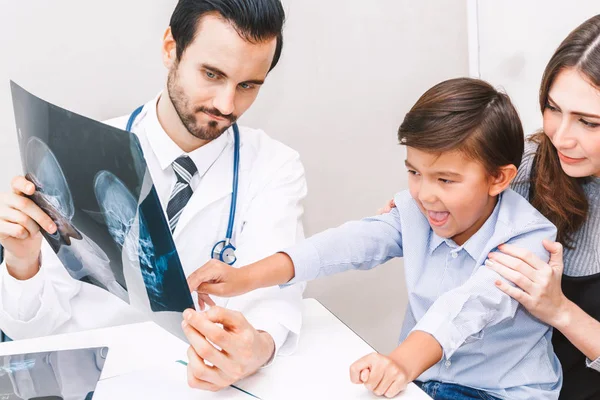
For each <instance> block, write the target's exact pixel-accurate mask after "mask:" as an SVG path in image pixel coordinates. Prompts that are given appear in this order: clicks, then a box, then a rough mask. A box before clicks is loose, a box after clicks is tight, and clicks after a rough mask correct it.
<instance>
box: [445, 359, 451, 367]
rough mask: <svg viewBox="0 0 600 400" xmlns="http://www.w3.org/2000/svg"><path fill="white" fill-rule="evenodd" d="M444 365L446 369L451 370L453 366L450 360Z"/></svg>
mask: <svg viewBox="0 0 600 400" xmlns="http://www.w3.org/2000/svg"><path fill="white" fill-rule="evenodd" d="M444 365H445V366H446V368H450V366H451V365H452V362H451V361H450V360H446V362H445V363H444Z"/></svg>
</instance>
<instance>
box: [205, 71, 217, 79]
mask: <svg viewBox="0 0 600 400" xmlns="http://www.w3.org/2000/svg"><path fill="white" fill-rule="evenodd" d="M206 76H207V77H208V78H209V79H215V78H216V77H217V75H216V74H215V73H213V72H210V71H206Z"/></svg>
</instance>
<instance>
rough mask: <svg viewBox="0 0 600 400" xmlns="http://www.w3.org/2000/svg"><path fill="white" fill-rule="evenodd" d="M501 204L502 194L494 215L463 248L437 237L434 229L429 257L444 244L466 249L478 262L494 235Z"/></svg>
mask: <svg viewBox="0 0 600 400" xmlns="http://www.w3.org/2000/svg"><path fill="white" fill-rule="evenodd" d="M501 203H502V194H500V195H499V196H498V202H497V203H496V206H495V207H494V211H492V214H491V215H490V216H489V217H488V219H487V220H486V221H485V222H484V224H483V225H482V226H481V228H479V230H478V231H477V232H475V234H474V235H473V236H471V237H470V238H469V240H467V241H466V243H464V244H463V245H462V246H458V245H457V244H456V243H455V242H454V240H452V239H449V238H448V239H445V238H442V237H440V236H438V235H436V234H435V232H433V229H431V230H430V238H429V255H431V254H432V253H433V252H434V251H435V249H437V248H438V247H440V245H441V244H442V243H446V245H447V246H448V247H450V248H451V249H458V250H456V251H460V250H461V249H464V250H465V251H466V252H467V253H468V254H469V256H471V258H472V259H473V260H478V259H479V257H480V256H481V253H482V252H483V250H484V247H485V245H486V244H487V242H489V240H490V239H491V238H492V236H493V235H494V232H495V230H496V222H497V221H498V213H499V210H500V204H501Z"/></svg>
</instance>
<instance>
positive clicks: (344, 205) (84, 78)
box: [0, 0, 468, 352]
mask: <svg viewBox="0 0 600 400" xmlns="http://www.w3.org/2000/svg"><path fill="white" fill-rule="evenodd" d="M175 3H176V1H175V0H161V1H152V2H147V1H140V0H136V1H133V0H129V1H117V0H105V1H103V2H82V1H76V0H53V1H51V2H49V1H46V0H28V1H8V0H3V1H2V2H1V3H0V7H1V8H0V9H1V12H0V32H1V34H0V48H2V49H3V50H4V55H3V58H2V60H3V61H2V62H0V132H2V133H1V134H0V159H1V160H2V164H1V165H2V168H1V169H0V188H3V189H1V190H5V189H6V188H7V187H8V182H9V179H10V177H12V176H13V175H14V174H16V173H18V172H20V162H19V160H18V155H17V153H16V135H15V133H14V122H13V116H12V106H11V102H10V94H9V86H8V79H9V78H11V79H13V80H16V81H17V82H18V83H20V84H21V85H23V86H24V87H25V88H26V89H28V90H30V91H32V92H34V93H36V94H38V95H40V96H41V97H43V98H45V99H47V100H49V101H51V102H53V103H56V104H58V105H61V106H63V107H66V108H69V109H72V110H73V111H75V112H78V113H81V114H84V115H87V116H90V117H93V118H97V119H104V118H107V117H110V116H115V115H120V114H125V113H128V112H130V111H131V110H132V109H133V108H134V107H136V106H137V105H138V104H141V103H142V102H144V101H145V100H146V99H148V98H149V97H150V96H153V95H154V94H155V93H157V91H158V90H160V89H161V88H162V85H163V79H164V78H165V71H164V70H163V67H162V63H161V60H160V40H161V38H162V33H163V31H164V29H165V27H166V26H167V24H168V20H169V16H170V13H171V11H172V9H173V7H174V5H175ZM149 4H151V6H149ZM284 5H285V7H286V10H287V13H288V21H287V25H286V31H285V46H284V54H283V58H282V60H281V64H280V65H279V66H278V67H277V68H276V69H275V70H274V71H273V73H272V75H271V76H270V77H269V79H268V81H267V84H266V85H265V87H264V88H263V91H262V93H261V94H260V96H259V98H258V100H257V102H256V104H255V105H254V106H253V108H252V109H251V110H250V111H249V112H248V114H247V115H246V116H244V117H243V120H242V122H243V123H244V124H247V125H250V126H254V127H260V128H263V129H265V131H267V132H268V133H269V134H271V135H272V136H274V137H276V138H278V139H279V140H282V141H283V142H285V143H287V144H288V145H290V146H292V147H294V148H295V149H297V150H298V151H299V152H300V153H301V156H302V159H303V161H304V164H305V167H306V173H307V178H308V184H309V196H308V199H307V202H306V230H307V233H308V234H311V233H316V232H318V231H320V230H322V229H325V228H328V227H332V226H336V225H338V224H340V223H342V222H343V221H346V220H348V219H355V218H360V217H363V216H367V215H371V214H373V213H374V212H375V210H376V209H377V208H378V207H380V206H381V205H383V204H384V203H385V202H386V201H387V200H388V199H389V198H391V197H392V195H393V194H394V193H395V192H397V191H399V190H402V189H404V188H406V178H405V175H406V174H405V172H404V167H403V160H404V151H403V149H402V148H400V147H399V146H398V145H397V140H396V131H397V128H398V126H399V124H400V122H401V121H402V119H403V116H404V114H405V113H406V112H407V111H408V109H409V108H410V106H411V105H412V104H413V103H414V102H415V101H416V99H417V98H418V96H419V95H421V94H422V92H424V91H425V90H426V89H427V88H429V87H430V86H432V85H433V84H435V83H437V82H439V81H440V80H443V79H446V78H449V77H455V76H463V75H466V74H467V73H468V54H467V27H466V6H465V2H464V0H439V1H436V2H435V7H434V6H432V3H430V2H417V1H410V0H377V1H368V2H367V1H363V0H327V1H325V0H284ZM307 295H308V296H313V297H317V298H318V299H319V300H321V301H322V302H323V303H324V304H325V305H326V306H327V307H329V308H330V309H331V310H332V311H334V312H335V313H336V314H337V315H338V316H339V317H340V318H341V319H342V320H343V321H344V322H346V323H347V324H348V325H349V326H350V327H351V328H352V329H354V330H355V331H356V332H358V333H359V334H360V335H361V336H363V337H364V338H365V339H366V340H367V341H369V342H370V343H371V344H372V345H374V346H375V347H376V348H377V349H378V350H380V351H384V352H387V351H390V350H391V349H392V348H393V347H394V346H395V345H396V341H397V338H398V334H399V331H400V324H401V321H402V317H403V313H404V308H405V305H406V289H405V287H404V280H403V274H402V263H401V262H400V261H398V260H396V261H392V262H390V263H388V264H386V265H384V266H382V267H380V268H378V269H376V270H374V271H370V272H366V273H365V272H356V273H347V274H343V275H340V276H336V277H332V278H328V279H323V280H322V281H317V282H314V283H311V284H310V285H309V289H308V290H307Z"/></svg>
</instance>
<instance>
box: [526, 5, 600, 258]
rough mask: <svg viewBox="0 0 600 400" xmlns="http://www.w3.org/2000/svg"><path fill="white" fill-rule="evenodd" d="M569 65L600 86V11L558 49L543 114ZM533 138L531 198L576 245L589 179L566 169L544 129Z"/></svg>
mask: <svg viewBox="0 0 600 400" xmlns="http://www.w3.org/2000/svg"><path fill="white" fill-rule="evenodd" d="M566 68H575V69H577V70H578V71H580V72H581V73H582V74H583V75H584V76H585V77H586V78H587V79H588V81H589V82H590V83H591V84H593V85H594V86H596V87H598V88H600V14H599V15H596V16H595V17H592V18H590V19H589V20H587V21H586V22H584V23H583V24H581V25H580V26H579V27H577V28H576V29H575V30H574V31H573V32H571V33H570V34H569V36H567V38H566V39H565V40H564V41H563V42H562V43H561V44H560V46H559V47H558V49H557V50H556V51H555V52H554V55H553V56H552V58H551V59H550V62H549V63H548V65H547V66H546V70H545V71H544V76H543V78H542V84H541V87H540V97H539V101H540V108H541V110H542V113H544V110H545V109H546V106H547V104H548V92H549V91H550V88H551V87H552V84H553V83H554V80H555V79H556V77H557V76H558V74H559V73H560V72H561V71H563V70H564V69H566ZM530 140H531V141H533V142H535V143H537V144H538V148H537V151H536V154H535V158H534V170H533V171H532V175H531V177H530V179H531V182H530V184H531V190H530V199H529V201H530V202H531V204H532V205H533V206H534V207H535V208H537V209H538V210H539V211H540V212H541V213H542V214H543V215H544V216H546V218H548V219H549V220H550V221H551V222H552V223H554V225H556V228H557V230H558V235H557V240H558V241H559V242H561V243H562V244H563V245H565V246H567V247H569V248H573V247H574V243H573V235H574V234H575V232H577V230H578V229H579V228H580V227H581V225H582V224H583V223H584V222H585V220H586V219H587V216H588V210H589V204H588V200H587V198H586V195H585V193H584V191H583V188H582V186H581V184H582V182H583V181H585V180H586V179H587V178H573V177H570V176H568V175H567V174H566V173H565V172H564V171H563V169H562V167H561V165H560V160H559V158H558V153H557V150H556V148H555V147H554V145H553V144H552V142H551V141H550V139H549V138H548V136H547V135H546V134H545V133H544V132H543V131H540V132H537V133H535V134H534V135H533V136H532V137H531V139H530Z"/></svg>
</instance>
